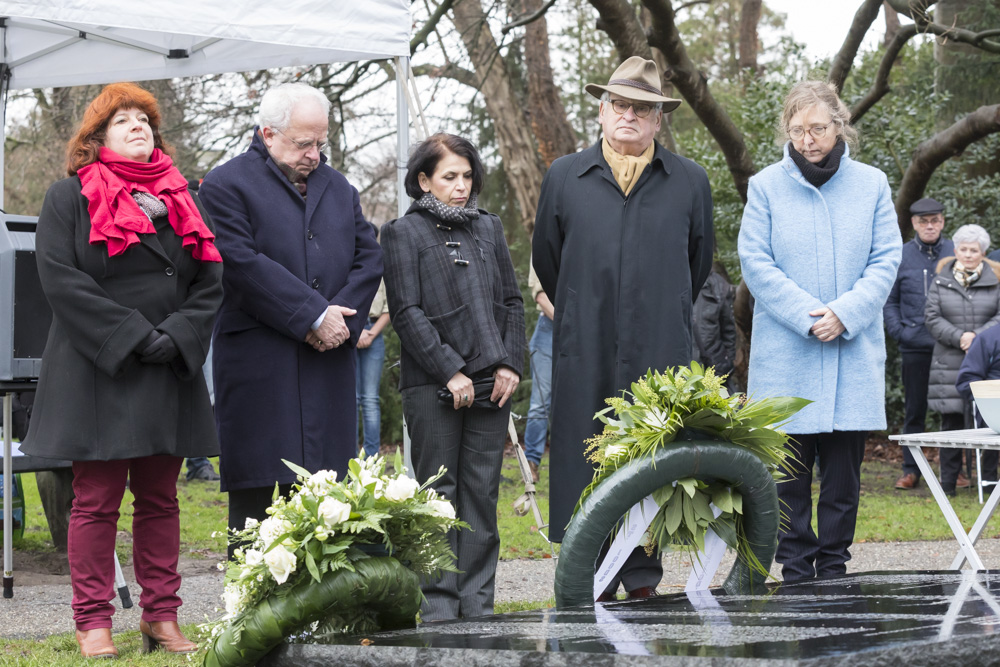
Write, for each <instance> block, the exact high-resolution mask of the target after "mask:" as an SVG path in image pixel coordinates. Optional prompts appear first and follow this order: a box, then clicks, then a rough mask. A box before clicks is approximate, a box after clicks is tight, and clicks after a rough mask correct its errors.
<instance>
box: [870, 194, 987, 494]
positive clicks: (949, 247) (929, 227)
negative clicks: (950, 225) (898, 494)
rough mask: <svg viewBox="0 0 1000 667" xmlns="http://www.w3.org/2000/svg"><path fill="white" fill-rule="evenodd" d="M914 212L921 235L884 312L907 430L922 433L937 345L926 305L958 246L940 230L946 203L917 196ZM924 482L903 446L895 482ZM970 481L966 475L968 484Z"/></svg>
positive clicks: (908, 247) (901, 485) (907, 485)
mask: <svg viewBox="0 0 1000 667" xmlns="http://www.w3.org/2000/svg"><path fill="white" fill-rule="evenodd" d="M910 216H911V217H910V222H911V223H912V224H913V230H914V231H915V232H916V235H915V236H914V237H913V238H912V239H910V240H909V241H908V242H907V243H905V244H904V245H903V259H902V261H901V262H900V263H899V269H898V270H897V273H896V282H895V283H894V284H893V286H892V291H891V292H889V298H888V300H887V301H886V302H885V307H884V308H883V309H882V316H883V318H884V319H885V328H886V330H887V331H888V332H889V335H890V336H892V337H893V338H895V339H896V342H897V344H898V345H899V353H900V356H901V357H902V358H903V392H904V396H903V401H904V403H903V405H904V411H905V417H904V419H903V433H923V431H924V421H925V420H926V418H927V384H928V381H929V378H930V372H931V353H932V352H933V351H934V339H933V338H932V337H931V334H930V332H928V331H927V328H926V327H925V326H924V305H925V303H926V302H927V289H928V287H929V286H930V284H931V281H932V280H934V274H935V272H936V268H937V263H938V260H940V259H942V258H944V257H948V256H949V255H953V254H955V246H954V244H953V243H952V242H951V239H946V238H944V237H943V236H942V234H941V232H942V231H943V230H944V206H942V205H941V204H940V203H938V202H937V201H936V200H934V199H931V198H929V197H928V198H926V199H921V200H919V201H916V202H914V203H913V204H912V205H911V206H910ZM959 482H960V483H961V480H959ZM919 483H920V469H919V468H917V463H916V461H914V460H913V455H912V454H910V450H909V449H908V448H906V447H903V474H902V475H901V476H900V478H899V479H897V480H896V488H897V489H903V490H907V489H913V488H915V487H916V486H917V484H919ZM968 485H969V483H968V481H966V482H965V484H964V486H968Z"/></svg>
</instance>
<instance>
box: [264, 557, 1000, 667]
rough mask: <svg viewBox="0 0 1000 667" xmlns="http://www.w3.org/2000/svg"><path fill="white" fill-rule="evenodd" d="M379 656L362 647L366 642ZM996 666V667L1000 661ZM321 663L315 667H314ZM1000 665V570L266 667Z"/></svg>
mask: <svg viewBox="0 0 1000 667" xmlns="http://www.w3.org/2000/svg"><path fill="white" fill-rule="evenodd" d="M364 639H366V640H369V641H370V642H371V645H369V646H362V645H361V644H362V640H364ZM993 656H995V657H996V658H995V660H994V659H993ZM314 660H315V661H314ZM325 661H329V664H333V663H334V661H336V662H337V663H338V664H343V665H351V664H355V665H368V664H372V665H375V664H378V665H444V664H455V665H465V666H466V667H471V666H472V665H557V664H558V665H563V664H565V665H602V666H605V665H608V666H610V665H656V664H712V665H730V664H732V665H739V664H753V663H759V662H762V661H767V662H768V663H769V664H770V663H771V662H772V661H774V662H776V663H778V664H780V663H787V664H815V665H826V664H829V665H833V664H837V665H852V664H857V665H871V664H906V665H918V664H919V665H923V664H926V665H949V664H956V665H957V664H961V665H964V666H967V665H975V664H983V665H987V664H1000V571H996V572H978V573H974V572H962V573H959V572H873V573H866V574H858V575H851V576H845V577H840V578H835V579H827V580H824V581H821V582H813V583H800V584H790V585H785V586H779V587H775V588H774V589H773V590H772V591H771V592H770V594H768V595H756V596H727V595H724V594H722V593H721V591H717V590H713V591H711V592H706V593H702V594H698V595H686V594H683V593H681V594H676V595H669V596H665V597H660V598H655V599H648V600H635V601H623V602H616V603H610V604H604V605H597V606H586V607H577V608H573V609H568V610H563V611H557V610H555V609H547V610H539V611H531V612H520V613H513V614H505V615H498V616H491V617H482V618H475V619H468V620H463V621H452V622H439V623H426V624H423V625H420V626H419V627H417V628H415V629H412V630H402V631H396V632H383V633H378V634H374V635H370V636H368V637H365V638H362V637H356V636H355V637H345V638H344V639H343V640H341V642H340V643H339V644H329V645H323V646H319V645H311V646H309V645H288V646H284V647H282V648H281V649H280V650H278V651H276V652H275V653H274V654H272V656H270V659H269V661H268V662H267V664H271V665H283V664H299V665H304V664H323V662H325Z"/></svg>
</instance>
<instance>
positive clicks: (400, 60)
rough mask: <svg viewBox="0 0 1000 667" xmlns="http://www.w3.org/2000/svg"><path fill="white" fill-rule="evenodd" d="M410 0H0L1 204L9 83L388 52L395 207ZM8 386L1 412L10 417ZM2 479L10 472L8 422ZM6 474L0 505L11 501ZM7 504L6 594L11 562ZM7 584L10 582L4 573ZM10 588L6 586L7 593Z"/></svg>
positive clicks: (208, 70)
mask: <svg viewBox="0 0 1000 667" xmlns="http://www.w3.org/2000/svg"><path fill="white" fill-rule="evenodd" d="M409 4H410V3H409V0H286V1H285V2H282V3H274V2H272V1H266V2H265V1H264V0H241V2H222V1H221V0H167V1H165V2H158V3H156V2H135V1H134V0H133V1H130V2H127V1H124V0H19V1H18V0H0V208H2V207H3V144H4V141H3V139H4V121H5V117H6V101H7V91H8V90H10V89H21V88H48V87H55V86H75V85H85V84H100V83H110V82H113V81H137V80H149V79H170V78H174V77H189V76H199V75H204V74H217V73H223V72H242V71H249V70H257V69H267V68H273V67H294V66H307V65H314V64H320V63H334V62H351V61H357V60H378V59H388V58H393V59H395V64H396V71H397V73H400V75H398V76H397V77H396V81H397V83H396V90H397V126H398V139H397V150H398V162H397V187H398V197H399V206H400V214H401V215H402V213H403V212H405V206H406V204H405V202H406V195H405V193H404V191H403V188H402V178H403V175H404V173H405V164H406V158H407V150H408V143H409V138H408V128H409V118H408V112H407V102H406V97H407V93H406V88H405V81H406V80H407V74H408V73H409V71H410V70H409V54H410V28H411V25H412V23H411V19H410V10H409ZM10 416H11V413H10V395H9V394H5V398H4V417H5V418H6V419H7V421H6V422H5V423H6V424H10V423H11V422H10ZM4 431H5V432H4V462H3V472H4V479H5V480H10V479H11V470H12V468H11V466H12V462H11V442H10V435H9V433H10V429H9V428H7V429H5V430H4ZM11 486H12V485H11V484H10V483H6V484H4V498H3V507H4V508H8V507H10V506H11V498H10V490H11ZM10 515H11V513H10V512H5V513H4V528H5V530H4V563H3V564H4V568H3V569H4V573H3V574H4V594H5V596H6V594H7V592H8V587H7V584H8V579H11V581H12V576H13V574H12V571H11V568H12V566H11V564H10V563H11V543H10V539H11V533H12V530H11V525H10ZM11 586H12V583H11ZM11 594H12V593H11Z"/></svg>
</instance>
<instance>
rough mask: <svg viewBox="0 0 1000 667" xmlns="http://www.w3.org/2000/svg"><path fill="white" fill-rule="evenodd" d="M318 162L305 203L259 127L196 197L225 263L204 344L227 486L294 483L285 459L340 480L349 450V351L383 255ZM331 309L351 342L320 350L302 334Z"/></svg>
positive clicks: (351, 195) (349, 193) (335, 178)
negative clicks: (343, 309)
mask: <svg viewBox="0 0 1000 667" xmlns="http://www.w3.org/2000/svg"><path fill="white" fill-rule="evenodd" d="M323 162H324V163H323V164H321V165H320V166H319V167H318V168H317V169H316V170H315V171H313V172H312V173H311V174H310V175H309V178H308V180H307V190H306V192H307V195H306V197H305V198H303V197H302V195H300V194H299V192H298V190H296V189H295V187H294V186H293V185H292V184H291V183H290V182H289V181H288V179H287V178H286V177H285V176H284V175H283V174H282V172H281V171H280V169H279V168H278V166H277V165H276V164H275V163H274V161H273V160H272V159H271V157H270V156H269V154H268V152H267V148H266V146H265V145H264V143H263V141H262V140H261V138H260V136H259V134H258V133H257V131H256V130H255V131H254V137H253V142H252V143H251V145H250V148H249V149H248V150H247V152H246V153H244V154H242V155H240V156H238V157H236V158H234V159H232V160H230V161H229V162H227V163H226V164H224V165H222V166H221V167H218V168H216V169H214V170H212V171H211V172H210V173H209V174H208V175H207V176H206V177H205V180H204V182H203V183H202V186H201V189H200V191H199V194H200V195H201V199H202V202H203V203H204V205H205V207H206V208H207V209H208V211H209V213H211V215H212V219H213V220H214V221H215V224H216V229H217V232H216V233H217V235H218V238H217V240H216V244H217V245H218V248H219V251H220V252H221V253H222V258H223V287H224V296H223V301H222V308H221V310H220V311H219V316H218V319H217V320H216V324H215V331H214V334H213V339H212V340H213V344H214V346H215V347H214V351H213V371H214V374H215V411H216V415H215V416H216V423H217V425H218V429H219V442H220V445H221V447H222V456H221V459H220V472H221V474H222V490H223V491H227V490H235V489H247V488H254V487H263V486H270V485H273V484H274V483H275V482H278V483H281V484H286V483H289V482H293V481H295V473H293V472H292V471H291V470H290V469H289V468H288V467H287V466H285V465H284V464H283V463H282V462H281V459H287V460H289V461H292V462H294V463H297V464H298V465H301V466H303V467H304V468H306V469H308V470H310V471H316V470H319V469H329V470H337V471H338V472H339V473H340V475H343V474H345V473H346V470H347V461H348V460H349V459H350V458H351V457H353V456H354V455H355V454H356V452H357V446H356V442H357V407H356V398H355V380H354V365H355V344H356V343H357V340H358V336H359V335H360V333H361V331H362V329H363V328H364V325H365V321H366V319H367V317H368V309H369V307H370V306H371V302H372V300H373V299H374V297H375V292H376V291H377V290H378V286H379V281H380V280H381V278H382V250H381V249H380V248H379V245H378V242H377V241H376V239H375V232H374V229H373V228H372V226H371V224H370V223H368V222H367V221H366V220H365V219H364V216H362V214H361V203H360V201H359V198H358V191H357V190H356V189H355V188H354V187H353V186H352V185H351V184H350V183H348V182H347V179H346V178H344V176H343V175H342V174H340V173H339V172H337V171H336V170H335V169H333V168H331V167H330V166H328V165H326V164H325V162H326V158H325V157H323ZM328 305H339V306H347V307H349V308H354V309H355V310H357V314H356V315H353V316H351V317H347V318H346V321H347V325H348V327H349V328H350V330H351V338H350V340H349V341H348V342H345V343H344V344H343V345H341V346H340V347H338V348H334V349H332V350H328V351H326V352H317V351H316V350H314V349H313V348H312V347H311V346H310V345H309V344H307V343H306V342H305V337H306V334H307V333H308V332H309V331H310V327H311V325H312V323H313V322H314V321H315V320H316V319H317V318H318V317H319V316H320V314H321V313H323V312H324V310H325V309H326V307H327V306H328Z"/></svg>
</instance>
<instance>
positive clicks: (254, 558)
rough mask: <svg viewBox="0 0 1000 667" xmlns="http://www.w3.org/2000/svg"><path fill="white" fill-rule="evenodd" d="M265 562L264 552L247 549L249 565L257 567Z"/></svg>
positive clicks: (247, 562)
mask: <svg viewBox="0 0 1000 667" xmlns="http://www.w3.org/2000/svg"><path fill="white" fill-rule="evenodd" d="M263 562H264V554H262V553H261V552H259V551H257V550H256V549H247V557H246V564H247V565H248V566H249V567H257V566H258V565H260V564H261V563H263Z"/></svg>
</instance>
